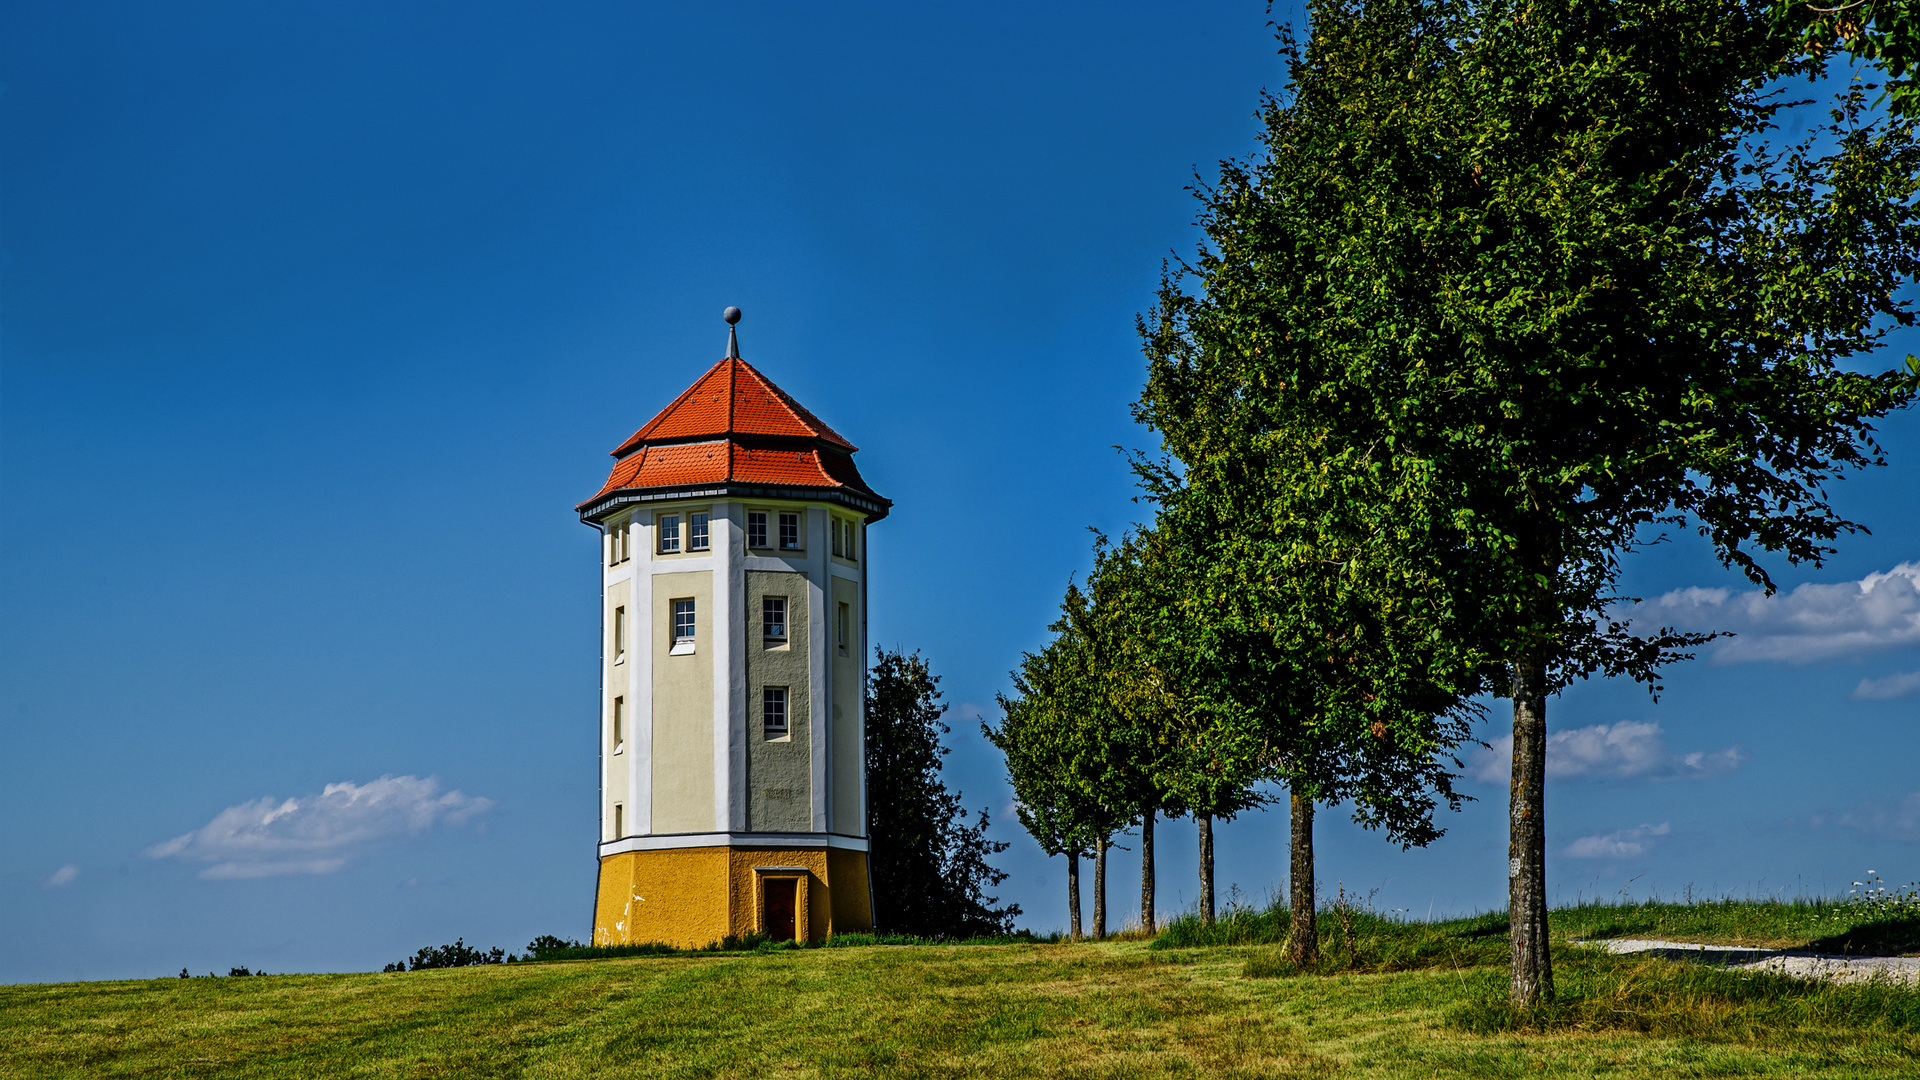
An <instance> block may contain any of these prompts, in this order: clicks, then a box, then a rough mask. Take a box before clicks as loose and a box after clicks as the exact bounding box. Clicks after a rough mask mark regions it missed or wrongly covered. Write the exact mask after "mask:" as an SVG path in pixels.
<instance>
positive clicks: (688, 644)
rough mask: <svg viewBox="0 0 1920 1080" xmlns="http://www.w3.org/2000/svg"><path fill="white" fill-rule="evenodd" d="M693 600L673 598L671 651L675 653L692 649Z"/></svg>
mask: <svg viewBox="0 0 1920 1080" xmlns="http://www.w3.org/2000/svg"><path fill="white" fill-rule="evenodd" d="M693 630H694V626H693V601H691V600H675V601H674V602H673V652H674V653H675V654H676V655H677V654H681V653H690V652H692V651H693Z"/></svg>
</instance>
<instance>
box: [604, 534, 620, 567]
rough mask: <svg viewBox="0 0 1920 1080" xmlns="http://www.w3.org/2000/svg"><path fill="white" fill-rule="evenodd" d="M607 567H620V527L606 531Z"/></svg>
mask: <svg viewBox="0 0 1920 1080" xmlns="http://www.w3.org/2000/svg"><path fill="white" fill-rule="evenodd" d="M607 565H608V566H619V565H620V526H618V525H615V526H614V527H613V528H611V529H608V530H607Z"/></svg>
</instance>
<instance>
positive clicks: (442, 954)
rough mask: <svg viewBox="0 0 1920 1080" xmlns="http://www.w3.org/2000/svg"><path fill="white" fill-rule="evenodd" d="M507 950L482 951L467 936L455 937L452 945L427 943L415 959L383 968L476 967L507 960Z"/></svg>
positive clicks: (415, 954) (389, 970)
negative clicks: (469, 941)
mask: <svg viewBox="0 0 1920 1080" xmlns="http://www.w3.org/2000/svg"><path fill="white" fill-rule="evenodd" d="M506 958H507V954H506V950H504V949H501V948H499V947H497V946H496V947H495V948H492V949H488V950H487V951H485V952H481V951H480V950H479V949H476V948H474V947H473V946H471V945H468V944H467V942H466V939H465V938H455V939H454V941H453V944H451V945H427V946H424V947H423V948H421V950H420V951H419V952H417V953H414V954H413V959H411V960H402V961H400V962H399V963H397V964H388V965H387V966H386V967H384V968H381V969H380V970H381V971H383V972H391V971H426V970H428V969H430V968H456V967H474V966H476V965H479V964H498V963H502V962H504V961H505V960H506Z"/></svg>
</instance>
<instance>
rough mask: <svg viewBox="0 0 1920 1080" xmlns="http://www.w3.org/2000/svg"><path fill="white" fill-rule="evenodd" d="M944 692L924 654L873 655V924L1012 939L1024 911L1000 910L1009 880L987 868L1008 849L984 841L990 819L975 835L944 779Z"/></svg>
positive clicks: (869, 762) (980, 821)
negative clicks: (997, 890) (994, 891)
mask: <svg viewBox="0 0 1920 1080" xmlns="http://www.w3.org/2000/svg"><path fill="white" fill-rule="evenodd" d="M939 682H940V679H939V676H937V675H934V674H933V673H932V672H931V671H930V670H929V669H928V667H927V662H926V661H925V660H923V659H921V658H920V655H919V654H918V653H914V654H911V655H906V654H902V653H897V652H888V651H886V650H885V649H877V650H875V656H874V665H873V667H872V669H871V670H870V671H869V673H868V676H867V708H866V713H867V717H866V766H867V806H868V819H869V820H868V834H869V836H870V837H871V840H872V851H871V854H870V856H869V860H870V862H869V865H870V867H871V873H872V875H873V889H874V897H875V902H876V904H877V906H878V910H877V911H876V912H875V918H876V921H877V922H878V923H879V925H880V927H881V928H882V929H884V930H886V931H888V932H890V933H901V934H914V935H921V936H929V937H940V936H945V937H971V936H974V935H977V934H997V933H1005V932H1007V931H1008V930H1010V929H1012V925H1013V920H1014V919H1015V918H1016V917H1017V916H1018V915H1019V914H1020V907H1019V905H1017V904H1008V905H1006V906H1004V907H997V906H995V905H996V903H997V902H998V898H996V897H993V896H989V895H987V894H986V890H988V889H990V888H993V887H994V886H996V885H999V884H1000V883H1001V882H1002V881H1005V880H1006V877H1007V875H1006V874H1005V873H1003V872H1001V871H999V870H996V869H994V867H993V866H992V865H991V864H989V863H988V862H987V859H988V858H989V857H990V856H993V855H997V854H999V853H1000V852H1002V851H1005V850H1006V848H1007V845H1006V844H1005V843H1001V842H997V841H992V840H988V839H987V837H986V830H987V812H986V811H985V810H981V811H980V813H979V816H978V817H977V818H976V820H975V821H974V822H973V824H971V825H969V824H968V823H967V815H966V811H965V809H964V808H963V807H962V805H961V801H960V800H961V796H960V795H959V793H957V792H949V791H948V790H947V787H946V784H945V783H944V782H942V781H941V779H940V761H941V758H943V757H945V756H946V755H947V752H948V751H947V748H946V747H944V746H942V745H940V737H941V736H943V735H945V734H946V733H947V730H948V729H947V725H946V724H945V723H943V722H941V720H940V717H941V715H942V714H943V713H945V712H946V711H947V707H946V706H945V705H944V704H942V703H941V701H940V690H939Z"/></svg>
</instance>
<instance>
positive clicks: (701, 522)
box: [687, 513, 711, 551]
mask: <svg viewBox="0 0 1920 1080" xmlns="http://www.w3.org/2000/svg"><path fill="white" fill-rule="evenodd" d="M707 520H708V518H707V515H706V514H704V513H700V514H688V515H687V550H688V551H706V550H708V549H709V547H711V544H710V543H709V542H708V539H707Z"/></svg>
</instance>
